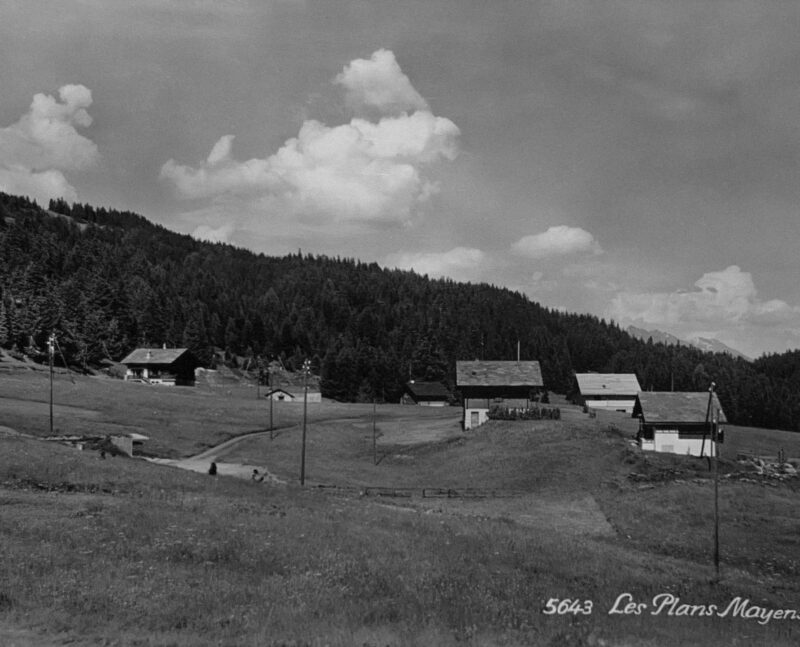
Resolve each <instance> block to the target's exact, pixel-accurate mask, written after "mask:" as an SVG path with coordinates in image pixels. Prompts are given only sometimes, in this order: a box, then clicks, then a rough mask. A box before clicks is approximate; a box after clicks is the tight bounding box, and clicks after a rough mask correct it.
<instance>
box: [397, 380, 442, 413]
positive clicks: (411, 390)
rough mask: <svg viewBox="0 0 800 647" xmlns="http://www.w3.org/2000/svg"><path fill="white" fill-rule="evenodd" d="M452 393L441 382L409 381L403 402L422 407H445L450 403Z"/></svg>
mask: <svg viewBox="0 0 800 647" xmlns="http://www.w3.org/2000/svg"><path fill="white" fill-rule="evenodd" d="M450 398H451V393H450V391H449V389H448V388H447V387H446V386H445V385H444V384H442V383H441V382H416V381H412V382H408V383H407V384H406V387H405V393H404V395H403V400H402V404H417V405H419V406H422V407H444V406H446V405H447V404H449V403H450Z"/></svg>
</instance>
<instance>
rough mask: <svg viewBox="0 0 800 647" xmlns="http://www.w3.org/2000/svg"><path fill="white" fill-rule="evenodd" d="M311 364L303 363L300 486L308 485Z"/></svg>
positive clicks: (308, 362)
mask: <svg viewBox="0 0 800 647" xmlns="http://www.w3.org/2000/svg"><path fill="white" fill-rule="evenodd" d="M309 370H311V362H310V361H309V360H306V361H305V362H303V447H302V453H301V454H300V485H305V484H306V420H307V418H308V372H309Z"/></svg>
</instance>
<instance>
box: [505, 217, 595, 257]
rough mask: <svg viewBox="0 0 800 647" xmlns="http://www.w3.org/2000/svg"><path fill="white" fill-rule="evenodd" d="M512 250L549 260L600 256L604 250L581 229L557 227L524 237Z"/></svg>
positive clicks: (590, 235)
mask: <svg viewBox="0 0 800 647" xmlns="http://www.w3.org/2000/svg"><path fill="white" fill-rule="evenodd" d="M511 249H512V250H513V251H514V252H515V253H517V254H519V255H521V256H527V257H528V258H547V257H550V256H565V255H567V254H578V253H591V254H600V253H602V251H603V250H602V249H601V248H600V244H599V243H598V242H597V241H596V240H595V238H594V236H592V234H590V233H589V232H588V231H586V230H585V229H581V228H580V227H568V226H566V225H557V226H555V227H550V228H549V229H548V230H547V231H545V232H542V233H541V234H533V235H530V236H524V237H523V238H520V239H519V240H518V241H517V242H515V243H514V244H513V245H512V246H511Z"/></svg>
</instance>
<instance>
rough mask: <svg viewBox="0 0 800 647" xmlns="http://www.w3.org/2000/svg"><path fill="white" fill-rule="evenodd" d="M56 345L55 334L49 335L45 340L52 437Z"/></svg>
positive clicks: (51, 431) (51, 433)
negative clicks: (48, 367)
mask: <svg viewBox="0 0 800 647" xmlns="http://www.w3.org/2000/svg"><path fill="white" fill-rule="evenodd" d="M55 343H56V334H55V333H50V337H49V339H48V340H47V356H48V365H49V366H50V435H51V436H52V435H53V355H54V354H55V352H56V349H55Z"/></svg>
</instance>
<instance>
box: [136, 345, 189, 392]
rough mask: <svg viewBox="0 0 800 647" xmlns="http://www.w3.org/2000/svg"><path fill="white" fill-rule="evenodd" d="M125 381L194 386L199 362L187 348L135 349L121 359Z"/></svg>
mask: <svg viewBox="0 0 800 647" xmlns="http://www.w3.org/2000/svg"><path fill="white" fill-rule="evenodd" d="M121 363H122V364H124V365H125V369H126V370H125V380H127V381H129V382H144V383H146V384H165V385H169V386H175V385H177V386H194V371H195V369H196V368H197V367H199V366H200V362H199V361H198V360H197V358H196V357H195V356H194V355H193V354H192V352H191V351H190V350H189V349H188V348H137V349H136V350H134V351H133V352H131V353H129V354H128V355H127V356H126V357H125V358H123V360H122V362H121Z"/></svg>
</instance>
